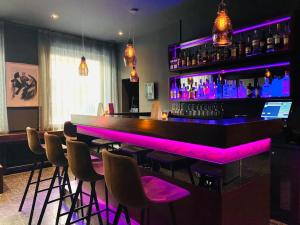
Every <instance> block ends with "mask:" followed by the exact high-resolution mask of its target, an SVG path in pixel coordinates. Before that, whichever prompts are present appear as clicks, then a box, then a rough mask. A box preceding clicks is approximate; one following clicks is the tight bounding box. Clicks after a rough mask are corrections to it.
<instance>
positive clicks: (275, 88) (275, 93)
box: [271, 76, 281, 97]
mask: <svg viewBox="0 0 300 225" xmlns="http://www.w3.org/2000/svg"><path fill="white" fill-rule="evenodd" d="M279 83H280V81H279V79H278V77H277V76H274V77H273V79H272V86H271V87H272V88H271V95H272V97H280V95H281V90H280V84H279Z"/></svg>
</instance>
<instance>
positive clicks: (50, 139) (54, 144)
mask: <svg viewBox="0 0 300 225" xmlns="http://www.w3.org/2000/svg"><path fill="white" fill-rule="evenodd" d="M44 139H45V146H46V155H47V158H48V160H49V161H50V162H51V163H52V165H53V166H55V170H54V173H53V176H52V179H51V182H50V186H49V188H48V191H47V195H46V198H45V201H44V204H43V207H42V211H41V214H40V217H39V220H38V223H37V224H38V225H40V224H42V220H43V216H44V213H45V210H46V208H47V205H48V204H50V203H53V202H56V201H59V203H58V210H57V216H56V222H55V224H56V225H58V222H59V218H60V217H61V216H63V215H66V214H67V213H63V214H61V207H62V202H63V200H64V199H65V198H67V197H70V198H71V200H72V189H71V184H70V179H69V175H68V160H67V159H66V157H65V154H64V150H63V148H62V145H61V141H60V138H59V137H58V136H56V135H53V134H48V133H45V134H44ZM60 170H62V176H63V177H62V178H63V179H62V180H61V176H60ZM56 178H58V185H57V186H54V184H55V181H56ZM66 185H67V187H68V191H69V194H68V195H65V186H66ZM55 188H59V198H57V199H53V200H51V201H49V198H50V196H51V193H52V190H53V189H55Z"/></svg>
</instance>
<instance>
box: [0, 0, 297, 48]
mask: <svg viewBox="0 0 300 225" xmlns="http://www.w3.org/2000/svg"><path fill="white" fill-rule="evenodd" d="M219 2H220V0H9V1H8V0H2V1H0V18H2V19H5V20H8V21H12V22H16V23H22V24H27V25H33V26H36V27H42V28H47V29H50V30H56V31H62V32H66V33H71V34H77V35H81V33H82V31H83V32H84V34H85V36H88V37H90V38H96V39H102V40H109V41H116V42H123V41H125V40H127V39H128V36H129V34H128V33H129V31H130V30H131V32H132V33H134V35H135V37H138V36H142V35H145V34H147V33H150V32H153V31H156V30H159V29H160V28H163V27H166V26H168V25H169V24H174V23H175V22H176V23H177V22H178V20H179V18H181V19H183V30H185V27H186V26H187V25H189V24H191V23H194V24H196V25H197V26H196V27H198V28H199V29H198V30H199V35H203V34H202V33H201V32H203V33H204V34H205V35H206V34H208V33H209V32H210V30H211V26H212V21H213V20H214V17H215V15H216V10H217V5H218V3H219ZM226 2H227V3H228V8H229V12H230V15H231V17H232V21H233V23H234V25H235V26H236V27H238V26H241V25H244V24H247V23H249V21H251V23H253V20H254V19H257V20H260V19H266V18H272V16H278V15H282V14H284V13H288V12H289V11H291V10H292V9H294V8H296V5H298V6H299V5H300V1H299V0H285V4H282V1H274V0H251V1H241V0H226ZM133 7H136V8H139V9H140V11H139V12H138V13H137V14H136V15H135V16H132V15H131V14H130V13H129V9H131V8H133ZM266 9H267V10H266ZM52 13H56V14H58V15H59V16H60V17H59V19H58V20H56V21H54V20H52V19H50V15H51V14H52ZM119 31H123V32H124V35H123V37H119V36H118V32H119Z"/></svg>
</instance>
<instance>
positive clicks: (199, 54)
mask: <svg viewBox="0 0 300 225" xmlns="http://www.w3.org/2000/svg"><path fill="white" fill-rule="evenodd" d="M201 61H202V60H201V49H198V51H197V65H201Z"/></svg>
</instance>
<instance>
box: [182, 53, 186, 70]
mask: <svg viewBox="0 0 300 225" xmlns="http://www.w3.org/2000/svg"><path fill="white" fill-rule="evenodd" d="M181 67H186V52H185V51H183V53H182V56H181Z"/></svg>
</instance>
